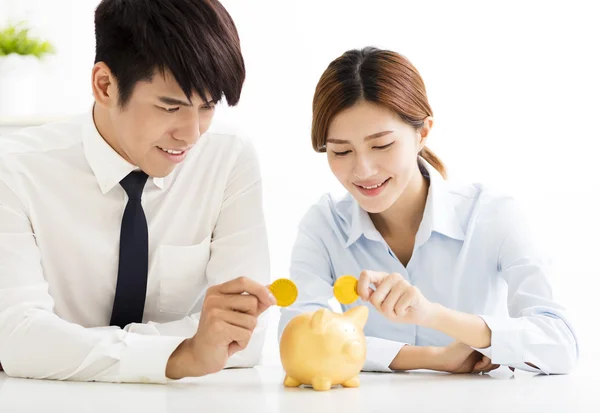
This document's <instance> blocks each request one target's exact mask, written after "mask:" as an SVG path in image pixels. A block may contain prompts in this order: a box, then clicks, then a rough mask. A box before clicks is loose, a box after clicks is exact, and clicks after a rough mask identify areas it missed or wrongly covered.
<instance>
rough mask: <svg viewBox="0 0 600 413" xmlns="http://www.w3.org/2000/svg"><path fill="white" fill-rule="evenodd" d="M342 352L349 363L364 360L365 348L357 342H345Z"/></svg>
mask: <svg viewBox="0 0 600 413" xmlns="http://www.w3.org/2000/svg"><path fill="white" fill-rule="evenodd" d="M342 352H343V353H344V355H345V356H346V357H347V359H348V361H351V362H359V361H362V360H363V359H364V358H365V347H364V346H363V345H361V343H360V342H359V341H358V340H352V341H349V342H347V343H346V344H345V345H344V348H343V350H342Z"/></svg>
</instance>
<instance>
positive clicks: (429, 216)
mask: <svg viewBox="0 0 600 413" xmlns="http://www.w3.org/2000/svg"><path fill="white" fill-rule="evenodd" d="M419 161H420V169H421V173H422V174H423V175H424V176H425V177H426V178H428V179H429V191H428V194H427V201H426V203H425V211H424V212H423V219H422V221H421V225H420V226H419V230H418V231H417V236H416V239H415V244H416V246H420V245H423V244H424V243H425V242H427V240H428V239H429V237H430V236H431V233H432V232H438V233H440V234H442V235H445V236H447V237H450V238H454V239H457V240H460V241H463V240H464V239H465V233H464V230H463V228H462V226H461V224H460V221H459V219H458V215H457V214H456V210H455V208H454V204H453V203H452V200H451V199H450V193H449V192H448V187H447V182H446V181H445V180H444V179H443V178H442V176H441V175H440V173H439V172H438V171H437V170H436V169H435V168H434V167H433V166H431V165H430V164H429V163H428V162H427V161H426V160H425V159H423V158H419ZM348 196H350V198H352V207H351V208H350V231H349V232H348V241H347V242H346V247H349V246H350V245H352V244H354V243H355V242H356V241H357V240H358V239H359V238H360V237H361V235H364V236H365V238H367V239H370V240H372V241H382V242H383V241H384V239H383V237H382V236H381V234H380V233H379V231H377V229H376V228H375V225H373V221H372V220H371V217H370V216H369V214H368V212H367V211H365V210H364V209H362V208H361V207H360V206H359V205H358V202H356V200H355V199H354V198H353V197H352V196H351V195H348Z"/></svg>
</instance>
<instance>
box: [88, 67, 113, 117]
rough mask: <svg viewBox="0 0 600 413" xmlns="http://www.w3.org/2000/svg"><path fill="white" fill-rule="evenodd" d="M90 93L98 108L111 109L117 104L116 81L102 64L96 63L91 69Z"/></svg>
mask: <svg viewBox="0 0 600 413" xmlns="http://www.w3.org/2000/svg"><path fill="white" fill-rule="evenodd" d="M92 91H93V93H94V98H95V99H96V104H98V105H100V106H103V107H105V108H112V107H115V106H117V105H118V103H119V88H118V85H117V80H116V78H115V77H114V76H113V74H112V71H111V70H110V68H109V67H108V65H107V64H106V63H104V62H98V63H96V64H95V65H94V67H93V68H92Z"/></svg>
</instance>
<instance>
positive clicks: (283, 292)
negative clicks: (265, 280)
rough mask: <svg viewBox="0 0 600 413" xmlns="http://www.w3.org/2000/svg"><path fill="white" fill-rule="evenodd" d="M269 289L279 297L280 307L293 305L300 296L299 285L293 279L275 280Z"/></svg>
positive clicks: (278, 303)
mask: <svg viewBox="0 0 600 413" xmlns="http://www.w3.org/2000/svg"><path fill="white" fill-rule="evenodd" d="M269 290H271V292H272V293H273V295H274V296H275V298H276V299H277V305H278V306H280V307H287V306H289V305H292V304H293V303H294V301H296V298H297V297H298V287H296V284H294V282H293V281H292V280H289V279H287V278H279V279H278V280H275V281H273V283H272V284H271V285H270V286H269Z"/></svg>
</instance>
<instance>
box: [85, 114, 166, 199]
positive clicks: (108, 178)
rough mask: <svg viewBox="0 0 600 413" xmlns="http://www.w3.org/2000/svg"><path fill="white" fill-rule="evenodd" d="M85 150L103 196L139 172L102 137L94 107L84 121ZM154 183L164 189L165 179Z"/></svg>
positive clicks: (156, 179) (155, 179) (154, 179)
mask: <svg viewBox="0 0 600 413" xmlns="http://www.w3.org/2000/svg"><path fill="white" fill-rule="evenodd" d="M83 150H84V153H85V157H86V159H87V161H88V163H89V165H90V167H91V168H92V171H93V172H94V175H95V177H96V181H97V182H98V185H99V186H100V190H101V191H102V194H106V193H107V192H108V191H110V190H111V189H112V188H114V187H115V186H116V185H117V184H118V183H119V182H121V180H122V179H123V178H125V177H126V176H127V175H129V173H131V172H132V171H134V170H139V168H138V167H137V166H135V165H132V164H130V163H129V162H127V161H126V160H125V159H123V157H121V155H119V154H118V153H117V152H116V151H115V150H114V149H113V148H112V147H111V146H110V145H109V144H108V143H107V142H106V141H105V140H104V138H103V137H102V135H100V133H99V132H98V129H97V128H96V123H95V122H94V109H93V105H92V109H90V110H89V111H88V112H87V113H86V115H85V118H84V120H83ZM152 182H154V185H156V186H157V187H158V188H159V189H163V187H164V178H153V179H152Z"/></svg>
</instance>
